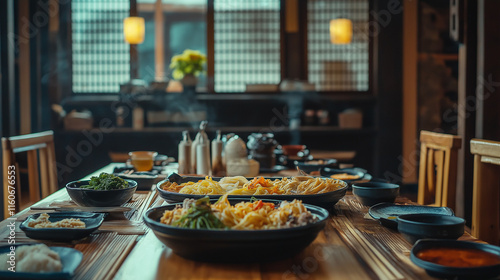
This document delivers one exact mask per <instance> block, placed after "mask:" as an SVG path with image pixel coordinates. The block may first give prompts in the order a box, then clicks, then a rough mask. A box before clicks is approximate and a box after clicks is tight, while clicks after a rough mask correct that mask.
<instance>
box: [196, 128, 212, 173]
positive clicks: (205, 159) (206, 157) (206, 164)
mask: <svg viewBox="0 0 500 280" xmlns="http://www.w3.org/2000/svg"><path fill="white" fill-rule="evenodd" d="M209 143H210V142H209V141H207V140H206V139H205V138H204V137H200V141H199V142H198V144H197V145H196V173H197V174H201V175H210V173H211V172H210V152H209V153H207V151H208V150H209V149H208V147H209Z"/></svg>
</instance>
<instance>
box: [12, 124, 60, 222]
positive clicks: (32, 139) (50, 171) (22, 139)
mask: <svg viewBox="0 0 500 280" xmlns="http://www.w3.org/2000/svg"><path fill="white" fill-rule="evenodd" d="M2 151H3V164H4V167H5V168H3V170H4V171H3V172H4V182H3V183H4V218H7V217H9V216H10V213H9V207H8V206H9V203H8V195H9V193H8V185H9V181H8V174H7V172H8V168H7V166H10V165H15V166H16V170H15V171H16V180H15V181H16V182H15V189H16V203H15V205H16V208H15V211H16V212H17V211H19V207H20V201H22V198H21V187H20V186H21V183H20V178H21V177H20V174H19V173H20V169H19V166H18V164H17V161H16V154H19V153H24V152H26V153H27V159H28V182H29V200H30V201H29V203H30V204H31V203H34V202H37V201H39V200H40V194H42V197H46V196H48V195H49V194H51V193H53V192H55V191H57V189H58V185H57V167H56V160H55V149H54V133H53V132H52V131H45V132H40V133H33V134H27V135H20V136H13V137H9V138H5V137H4V138H2Z"/></svg>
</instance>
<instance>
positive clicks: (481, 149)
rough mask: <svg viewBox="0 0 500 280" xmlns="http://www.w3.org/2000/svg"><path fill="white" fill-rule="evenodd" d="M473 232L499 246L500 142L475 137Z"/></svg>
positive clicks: (471, 142) (471, 147)
mask: <svg viewBox="0 0 500 280" xmlns="http://www.w3.org/2000/svg"><path fill="white" fill-rule="evenodd" d="M470 150H471V153H472V154H473V155H474V186H473V192H472V228H471V230H472V235H473V236H475V237H477V238H479V239H481V240H484V241H486V242H488V243H492V244H496V245H500V142H495V141H489V140H480V139H472V140H471V141H470Z"/></svg>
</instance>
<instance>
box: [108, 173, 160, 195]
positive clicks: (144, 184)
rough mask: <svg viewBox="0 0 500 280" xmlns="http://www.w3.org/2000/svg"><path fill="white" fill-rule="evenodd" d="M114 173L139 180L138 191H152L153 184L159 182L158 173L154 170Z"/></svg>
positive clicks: (127, 178)
mask: <svg viewBox="0 0 500 280" xmlns="http://www.w3.org/2000/svg"><path fill="white" fill-rule="evenodd" d="M113 175H115V176H118V177H120V178H122V179H125V180H133V181H136V182H137V190H138V191H141V190H142V191H150V190H151V188H152V187H153V184H154V183H156V182H157V180H159V179H158V174H156V173H154V172H133V173H131V174H126V173H123V172H122V173H114V174H113Z"/></svg>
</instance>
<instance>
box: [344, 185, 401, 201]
mask: <svg viewBox="0 0 500 280" xmlns="http://www.w3.org/2000/svg"><path fill="white" fill-rule="evenodd" d="M352 193H353V194H354V195H355V196H356V198H357V199H358V200H359V201H360V202H361V203H362V204H363V205H366V206H372V205H375V204H378V203H381V202H391V203H392V202H394V201H395V200H396V197H397V196H398V195H399V186H398V185H396V184H390V183H380V182H367V183H354V184H352Z"/></svg>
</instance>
